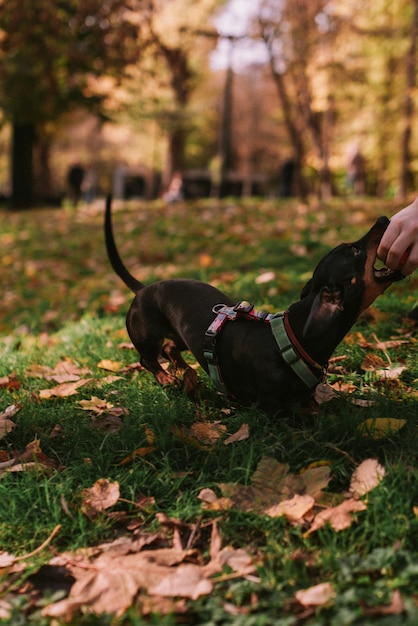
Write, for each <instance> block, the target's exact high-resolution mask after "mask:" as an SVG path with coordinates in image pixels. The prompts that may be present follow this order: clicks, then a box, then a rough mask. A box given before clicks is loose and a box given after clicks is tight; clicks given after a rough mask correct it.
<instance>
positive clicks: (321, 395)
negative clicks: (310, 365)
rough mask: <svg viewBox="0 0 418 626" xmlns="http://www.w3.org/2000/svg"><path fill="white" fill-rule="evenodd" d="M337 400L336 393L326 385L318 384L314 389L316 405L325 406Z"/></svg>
mask: <svg viewBox="0 0 418 626" xmlns="http://www.w3.org/2000/svg"><path fill="white" fill-rule="evenodd" d="M334 398H338V393H337V391H336V390H335V389H334V388H333V387H331V385H328V384H327V383H320V384H319V385H317V386H316V387H315V393H314V399H315V402H316V403H317V404H325V402H330V401H331V400H334Z"/></svg>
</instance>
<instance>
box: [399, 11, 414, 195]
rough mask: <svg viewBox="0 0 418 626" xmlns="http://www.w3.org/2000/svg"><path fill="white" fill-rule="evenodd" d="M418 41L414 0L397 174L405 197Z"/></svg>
mask: <svg viewBox="0 0 418 626" xmlns="http://www.w3.org/2000/svg"><path fill="white" fill-rule="evenodd" d="M417 42H418V0H414V15H413V20H412V25H411V38H410V45H409V50H408V53H407V57H406V89H405V100H404V106H403V111H404V113H403V118H404V130H403V134H402V139H401V171H400V176H399V196H400V198H401V199H402V200H404V199H405V198H406V195H407V193H408V187H409V185H410V183H411V168H410V165H411V136H412V122H413V116H414V90H415V87H416V82H417V81H416V71H417Z"/></svg>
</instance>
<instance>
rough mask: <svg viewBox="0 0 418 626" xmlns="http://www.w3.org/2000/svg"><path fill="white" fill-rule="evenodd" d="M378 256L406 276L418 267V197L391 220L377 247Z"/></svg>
mask: <svg viewBox="0 0 418 626" xmlns="http://www.w3.org/2000/svg"><path fill="white" fill-rule="evenodd" d="M377 256H378V257H379V259H380V260H381V261H383V263H385V264H386V265H387V267H389V268H390V269H391V270H401V271H402V273H403V274H404V275H405V276H408V274H412V272H413V271H414V270H415V269H417V267H418V197H417V198H416V199H415V200H414V202H413V203H412V204H410V205H408V206H407V207H405V208H404V209H401V210H400V211H399V213H396V215H394V216H393V217H392V219H391V220H390V224H389V226H388V227H387V229H386V232H385V233H384V235H383V237H382V240H381V242H380V244H379V247H378V249H377Z"/></svg>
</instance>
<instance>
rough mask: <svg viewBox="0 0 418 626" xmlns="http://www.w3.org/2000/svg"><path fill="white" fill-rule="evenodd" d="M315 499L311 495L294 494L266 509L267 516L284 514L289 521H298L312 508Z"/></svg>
mask: <svg viewBox="0 0 418 626" xmlns="http://www.w3.org/2000/svg"><path fill="white" fill-rule="evenodd" d="M314 504H315V500H314V499H313V497H312V496H309V495H303V496H300V495H298V494H295V495H294V496H293V498H291V499H290V500H283V501H282V502H279V504H275V505H274V506H272V507H270V508H269V509H267V511H266V515H268V516H269V517H281V516H282V515H284V516H285V517H286V518H287V519H288V520H289V522H299V521H300V520H301V519H302V518H303V517H304V515H306V513H307V512H308V511H310V510H311V509H312V507H313V506H314Z"/></svg>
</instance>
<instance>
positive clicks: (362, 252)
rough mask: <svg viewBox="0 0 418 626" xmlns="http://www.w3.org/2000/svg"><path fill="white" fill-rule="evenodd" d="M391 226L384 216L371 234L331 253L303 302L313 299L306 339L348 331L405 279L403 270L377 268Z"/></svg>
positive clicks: (322, 263)
mask: <svg viewBox="0 0 418 626" xmlns="http://www.w3.org/2000/svg"><path fill="white" fill-rule="evenodd" d="M388 225H389V219H388V218H387V217H380V218H379V219H378V220H377V221H376V223H375V224H374V226H372V228H371V229H370V230H369V232H368V233H367V234H366V235H364V237H362V238H361V239H359V240H358V241H355V242H354V243H348V244H347V243H344V244H341V245H339V246H337V247H336V248H334V249H333V250H331V252H329V253H328V254H327V255H326V256H325V257H324V258H323V259H322V260H321V261H320V262H319V264H318V265H317V267H316V269H315V271H314V273H313V276H312V278H311V280H310V281H309V282H308V283H307V284H306V285H305V287H304V288H303V290H302V293H301V299H302V300H304V299H305V298H309V300H310V313H309V315H308V318H307V321H306V323H305V326H304V329H303V335H304V336H305V337H317V336H319V335H322V334H323V333H325V332H328V331H329V330H330V329H331V327H332V326H333V325H334V324H336V323H338V324H341V325H342V326H344V327H346V328H341V329H340V330H342V331H343V333H344V334H345V332H347V331H348V329H349V328H350V327H351V326H352V324H354V322H355V320H356V319H357V317H358V316H359V315H360V313H362V311H364V310H365V309H367V307H368V306H370V305H371V304H372V302H374V300H375V299H376V298H377V297H378V296H379V295H381V294H382V293H383V292H384V291H385V289H387V287H389V285H391V284H392V283H393V282H395V281H398V280H401V279H402V278H404V276H403V274H402V273H401V272H400V271H399V270H396V271H392V270H389V269H388V268H386V267H383V268H381V269H376V267H375V264H376V253H377V248H378V245H379V242H380V240H381V238H382V235H383V233H384V232H385V230H386V228H387V227H388Z"/></svg>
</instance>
